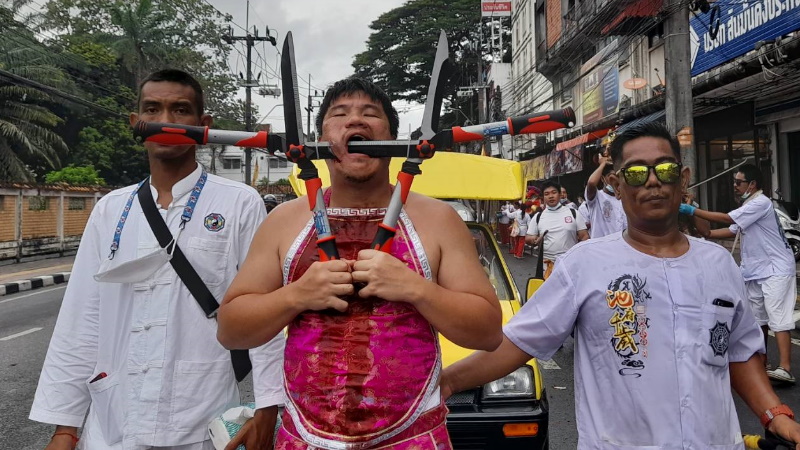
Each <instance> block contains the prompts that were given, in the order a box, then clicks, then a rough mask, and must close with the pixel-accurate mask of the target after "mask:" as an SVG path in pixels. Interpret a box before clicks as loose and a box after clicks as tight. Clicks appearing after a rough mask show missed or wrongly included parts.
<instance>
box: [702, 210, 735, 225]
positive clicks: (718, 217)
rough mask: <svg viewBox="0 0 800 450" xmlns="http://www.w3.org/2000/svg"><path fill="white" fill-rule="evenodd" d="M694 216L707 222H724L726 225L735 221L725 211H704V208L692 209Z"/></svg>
mask: <svg viewBox="0 0 800 450" xmlns="http://www.w3.org/2000/svg"><path fill="white" fill-rule="evenodd" d="M694 216H695V217H699V218H701V219H705V220H708V221H709V222H717V223H725V224H728V225H731V224H734V223H736V222H734V220H733V219H731V216H729V215H728V214H727V213H723V212H716V211H706V210H705V209H700V208H697V209H695V210H694Z"/></svg>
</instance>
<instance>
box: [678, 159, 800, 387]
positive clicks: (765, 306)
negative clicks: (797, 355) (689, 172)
mask: <svg viewBox="0 0 800 450" xmlns="http://www.w3.org/2000/svg"><path fill="white" fill-rule="evenodd" d="M761 177H762V176H761V171H760V170H758V167H756V166H754V165H752V164H745V165H743V166H741V167H740V168H739V169H738V171H737V172H736V173H735V174H734V176H733V183H734V184H733V188H734V191H735V192H736V194H738V195H739V196H740V197H741V198H742V200H743V201H744V202H743V204H742V206H741V207H739V208H737V209H735V210H733V211H731V212H730V213H727V214H725V213H722V212H714V211H705V210H702V209H699V208H695V207H694V206H692V205H688V204H684V205H681V212H683V213H684V214H688V215H690V216H693V217H699V218H701V219H706V220H708V221H711V222H719V223H725V224H729V225H730V227H729V228H721V229H718V230H712V231H710V232H708V233H707V235H708V236H709V237H711V238H715V239H725V238H732V237H734V236H736V233H741V234H742V275H743V276H744V280H745V282H746V283H747V296H748V298H750V306H751V307H752V308H753V313H754V314H755V316H756V321H757V322H758V324H759V325H761V327H762V331H763V332H764V339H765V342H766V339H767V331H768V330H772V332H773V333H775V341H777V343H778V353H779V354H780V363H779V366H778V367H777V368H775V369H770V368H769V367H768V370H767V375H768V376H769V377H770V378H772V379H775V380H780V381H786V382H789V383H794V382H795V377H794V375H792V373H791V367H792V366H791V364H792V343H791V335H790V332H791V330H794V327H795V325H794V318H793V317H792V315H793V313H794V304H795V302H796V298H797V280H796V275H797V273H796V272H797V269H796V266H795V261H794V255H793V254H792V250H791V247H790V246H789V243H788V242H786V239H785V238H784V236H783V229H782V228H781V226H780V222H779V221H778V216H777V214H776V213H775V208H773V206H772V201H771V200H770V199H769V198H768V197H767V196H766V195H764V193H763V192H762V191H761ZM764 364H765V366H767V355H766V354H765V355H764Z"/></svg>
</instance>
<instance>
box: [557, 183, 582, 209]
mask: <svg viewBox="0 0 800 450" xmlns="http://www.w3.org/2000/svg"><path fill="white" fill-rule="evenodd" d="M560 202H561V204H562V205H564V206H567V207H569V208H572V209H578V205H576V204H575V203H573V202H572V201H571V200H570V199H569V197H568V195H567V188H565V187H563V186H562V187H561V199H560Z"/></svg>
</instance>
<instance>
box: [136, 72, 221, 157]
mask: <svg viewBox="0 0 800 450" xmlns="http://www.w3.org/2000/svg"><path fill="white" fill-rule="evenodd" d="M140 97H141V102H140V103H139V112H138V113H133V114H131V116H130V121H131V125H133V124H134V123H136V121H137V120H141V121H144V122H166V123H177V124H182V125H203V126H209V125H211V117H210V116H208V115H205V114H202V115H201V114H200V111H199V108H198V105H197V104H196V101H197V100H196V93H195V91H194V89H192V87H191V86H186V85H183V84H180V83H174V82H171V81H150V82H148V83H145V85H144V86H142V92H141V93H140ZM144 146H145V148H146V149H147V153H148V155H149V156H150V157H151V158H158V159H173V158H179V157H181V156H185V155H186V154H187V152H190V151H191V150H192V149H193V148H194V146H193V145H160V144H156V143H155V142H145V144H144Z"/></svg>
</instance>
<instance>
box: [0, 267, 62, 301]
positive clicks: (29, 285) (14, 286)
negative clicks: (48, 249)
mask: <svg viewBox="0 0 800 450" xmlns="http://www.w3.org/2000/svg"><path fill="white" fill-rule="evenodd" d="M71 273H72V272H60V273H54V274H52V275H42V276H39V277H32V278H30V279H27V280H17V281H11V282H9V283H2V284H0V296H3V295H10V294H16V293H18V292H23V291H30V290H33V289H39V288H43V287H46V286H52V285H54V284H61V283H66V282H67V281H69V276H70V274H71Z"/></svg>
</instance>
